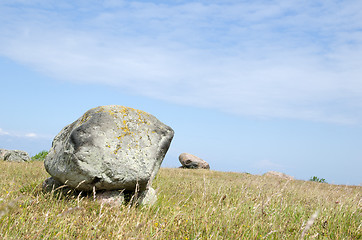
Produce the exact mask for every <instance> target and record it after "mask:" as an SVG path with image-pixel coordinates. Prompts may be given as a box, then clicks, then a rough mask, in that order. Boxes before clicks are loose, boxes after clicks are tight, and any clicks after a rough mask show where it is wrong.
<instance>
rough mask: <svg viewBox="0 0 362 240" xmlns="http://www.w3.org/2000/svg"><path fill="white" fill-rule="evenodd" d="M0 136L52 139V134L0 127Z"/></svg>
mask: <svg viewBox="0 0 362 240" xmlns="http://www.w3.org/2000/svg"><path fill="white" fill-rule="evenodd" d="M0 136H5V137H10V138H13V137H15V138H28V139H52V138H53V137H54V136H50V135H45V134H38V133H34V132H17V131H8V130H4V129H2V128H0Z"/></svg>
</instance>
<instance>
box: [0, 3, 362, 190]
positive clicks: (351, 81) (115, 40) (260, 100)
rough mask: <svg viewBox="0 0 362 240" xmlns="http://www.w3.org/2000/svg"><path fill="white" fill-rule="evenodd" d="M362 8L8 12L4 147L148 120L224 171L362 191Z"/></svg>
mask: <svg viewBox="0 0 362 240" xmlns="http://www.w3.org/2000/svg"><path fill="white" fill-rule="evenodd" d="M361 10H362V2H361V1H357V0H355V1H353V0H347V1H337V0H330V1H312V0H310V1H309V0H304V1H284V0H279V1H246V0H245V1H233V0H224V1H212V0H211V1H210V0H209V1H182V0H180V1H151V0H149V1H116V0H108V1H100V0H97V1H96V0H88V1H55V0H46V1H45V0H33V1H25V0H2V1H1V2H0V72H1V78H0V79H1V88H0V89H1V91H0V92H1V99H2V100H1V102H0V112H1V117H0V148H9V149H23V150H26V151H28V152H29V153H30V154H31V155H34V154H36V153H37V152H39V151H41V150H43V149H45V150H48V149H49V148H50V146H51V141H52V139H53V138H54V136H55V135H56V134H57V133H58V132H59V131H60V130H61V129H62V128H63V127H64V126H65V125H67V124H69V123H71V122H73V121H74V120H76V119H77V118H78V117H80V116H81V115H82V114H83V113H84V112H85V111H87V110H88V109H90V108H92V107H96V106H100V105H108V104H118V105H125V106H129V107H134V108H138V109H141V110H144V111H147V112H149V113H151V114H153V115H155V116H156V117H158V118H159V119H160V120H161V121H163V122H164V123H166V124H168V125H169V126H171V127H172V128H173V129H174V130H175V137H174V140H173V142H172V145H171V148H170V150H169V152H168V154H167V156H166V158H165V160H164V162H163V166H164V167H177V166H179V162H178V155H179V154H180V153H182V152H189V153H192V154H195V155H197V156H199V157H201V158H203V159H205V160H206V161H208V162H209V163H210V165H211V168H212V169H214V170H220V171H236V172H250V173H253V174H262V173H265V172H267V171H269V170H276V171H282V172H285V173H287V174H289V175H292V176H295V177H296V178H297V179H304V180H306V179H309V178H310V177H311V176H318V177H321V178H325V179H326V180H327V181H328V182H330V183H336V184H355V185H358V184H360V183H362V176H361V174H360V172H361V171H362V138H361V136H362V67H361V66H362V14H360V12H361Z"/></svg>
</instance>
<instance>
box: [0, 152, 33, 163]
mask: <svg viewBox="0 0 362 240" xmlns="http://www.w3.org/2000/svg"><path fill="white" fill-rule="evenodd" d="M0 161H8V162H29V161H30V157H29V154H28V153H27V152H24V151H21V150H6V149H0Z"/></svg>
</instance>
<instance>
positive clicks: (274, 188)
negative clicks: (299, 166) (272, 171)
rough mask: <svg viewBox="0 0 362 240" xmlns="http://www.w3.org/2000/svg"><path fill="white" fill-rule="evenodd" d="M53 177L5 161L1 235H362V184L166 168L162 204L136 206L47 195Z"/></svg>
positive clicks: (36, 166)
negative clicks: (46, 187)
mask: <svg viewBox="0 0 362 240" xmlns="http://www.w3.org/2000/svg"><path fill="white" fill-rule="evenodd" d="M48 176H49V175H48V174H47V173H46V171H45V170H44V167H43V162H41V161H34V162H30V163H10V162H0V239H362V226H361V224H362V212H361V207H362V187H360V186H342V185H330V184H327V183H317V182H311V181H299V180H293V181H287V180H283V179H280V178H275V177H266V176H256V175H251V174H242V173H227V172H217V171H207V170H186V169H160V171H159V173H158V175H157V178H156V179H155V181H154V182H153V187H154V188H155V189H156V190H157V192H158V201H157V203H156V204H155V205H153V206H151V207H146V206H145V207H134V206H127V205H124V206H109V205H101V204H99V203H98V202H95V201H94V200H93V198H91V197H82V196H79V195H78V196H74V195H69V196H63V195H59V194H58V195H57V194H53V193H43V192H42V190H41V184H42V182H43V181H44V180H45V179H46V178H47V177H48ZM308 220H309V221H308Z"/></svg>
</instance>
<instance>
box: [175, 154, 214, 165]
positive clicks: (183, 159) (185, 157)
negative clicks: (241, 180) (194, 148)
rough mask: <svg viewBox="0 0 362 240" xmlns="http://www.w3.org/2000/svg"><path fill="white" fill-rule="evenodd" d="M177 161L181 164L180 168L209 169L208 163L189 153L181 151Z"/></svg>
mask: <svg viewBox="0 0 362 240" xmlns="http://www.w3.org/2000/svg"><path fill="white" fill-rule="evenodd" d="M179 161H180V163H181V164H182V168H191V169H210V165H209V164H208V163H207V162H206V161H204V160H202V159H201V158H199V157H196V156H195V155H192V154H190V153H181V154H180V156H179Z"/></svg>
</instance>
